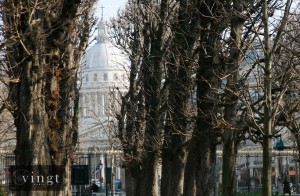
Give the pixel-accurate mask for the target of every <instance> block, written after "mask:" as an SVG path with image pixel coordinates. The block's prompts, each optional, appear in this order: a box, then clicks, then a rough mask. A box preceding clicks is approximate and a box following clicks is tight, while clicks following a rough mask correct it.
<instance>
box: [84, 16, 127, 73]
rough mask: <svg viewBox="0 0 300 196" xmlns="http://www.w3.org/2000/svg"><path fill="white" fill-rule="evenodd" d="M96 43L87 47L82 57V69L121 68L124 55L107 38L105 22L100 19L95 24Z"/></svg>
mask: <svg viewBox="0 0 300 196" xmlns="http://www.w3.org/2000/svg"><path fill="white" fill-rule="evenodd" d="M97 28H98V35H97V37H96V40H97V42H96V44H94V45H93V46H92V47H91V48H89V49H88V50H87V52H86V54H85V56H84V58H83V61H82V64H83V65H84V67H83V68H84V69H94V70H95V69H101V70H106V69H119V68H123V66H124V62H125V56H124V55H123V54H122V52H121V51H120V50H119V49H118V48H117V47H115V46H114V45H113V44H112V43H111V42H110V40H109V37H108V34H107V32H106V28H105V24H104V22H103V21H102V20H101V21H100V22H99V24H98V25H97Z"/></svg>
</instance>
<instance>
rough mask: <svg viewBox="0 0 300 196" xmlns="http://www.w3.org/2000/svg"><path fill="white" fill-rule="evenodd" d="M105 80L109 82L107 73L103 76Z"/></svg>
mask: <svg viewBox="0 0 300 196" xmlns="http://www.w3.org/2000/svg"><path fill="white" fill-rule="evenodd" d="M103 80H104V81H107V80H108V75H107V73H105V74H103Z"/></svg>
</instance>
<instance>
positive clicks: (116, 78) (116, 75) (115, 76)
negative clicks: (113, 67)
mask: <svg viewBox="0 0 300 196" xmlns="http://www.w3.org/2000/svg"><path fill="white" fill-rule="evenodd" d="M118 79H119V76H118V74H117V73H115V74H114V80H115V81H116V80H118Z"/></svg>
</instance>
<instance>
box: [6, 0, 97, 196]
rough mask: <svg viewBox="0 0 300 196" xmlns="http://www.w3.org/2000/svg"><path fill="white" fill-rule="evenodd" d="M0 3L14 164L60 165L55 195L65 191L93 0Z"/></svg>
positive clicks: (35, 193) (34, 192) (38, 193)
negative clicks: (13, 130)
mask: <svg viewBox="0 0 300 196" xmlns="http://www.w3.org/2000/svg"><path fill="white" fill-rule="evenodd" d="M1 3H2V16H3V18H2V19H3V24H4V33H5V42H6V44H7V47H6V50H5V55H6V59H7V61H6V68H7V70H6V71H7V73H8V75H9V77H10V78H11V79H12V81H11V82H10V83H9V90H10V104H11V108H12V109H11V112H12V113H13V116H14V119H15V126H16V129H17V145H16V150H15V154H16V165H27V166H30V165H45V166H49V167H50V166H52V167H54V166H61V167H62V168H63V171H62V172H61V173H59V175H60V177H61V180H62V187H63V188H62V191H58V192H57V193H56V194H57V195H70V194H71V182H70V180H71V178H70V166H71V161H72V155H73V152H74V151H75V146H76V144H77V135H78V134H77V117H78V89H77V70H78V67H79V64H80V58H81V56H82V54H83V52H84V50H85V48H86V45H87V41H88V37H89V32H90V28H91V27H90V24H91V23H90V22H92V21H91V16H90V15H91V13H92V6H93V4H94V1H89V2H86V1H82V2H80V1H55V2H49V1H47V2H45V1H37V2H36V3H33V2H31V1H11V0H5V1H3V2H1ZM18 194H20V195H41V194H44V195H47V194H50V193H47V190H45V191H43V192H42V193H41V192H38V191H26V192H18ZM52 194H54V193H52Z"/></svg>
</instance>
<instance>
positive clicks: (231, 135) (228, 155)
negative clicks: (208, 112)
mask: <svg viewBox="0 0 300 196" xmlns="http://www.w3.org/2000/svg"><path fill="white" fill-rule="evenodd" d="M233 10H234V12H233V13H234V15H233V16H232V17H231V21H230V22H231V32H230V45H229V48H230V56H229V59H228V61H229V64H228V65H227V67H226V68H227V69H226V70H227V71H226V75H227V78H226V79H227V81H226V88H225V97H226V100H225V111H224V120H225V121H226V124H227V126H226V127H225V131H224V134H223V141H224V144H223V165H222V195H223V196H232V195H234V194H235V190H236V188H235V187H236V155H237V148H238V143H239V139H238V138H237V131H238V129H239V127H238V126H237V125H236V116H237V111H236V110H237V109H236V108H237V102H238V97H237V95H236V94H235V93H236V92H238V90H239V89H238V74H239V73H238V70H239V66H240V63H241V51H242V48H241V39H242V34H243V32H242V30H243V25H244V22H245V19H244V18H243V15H242V14H243V10H244V8H243V1H241V0H235V1H233Z"/></svg>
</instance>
